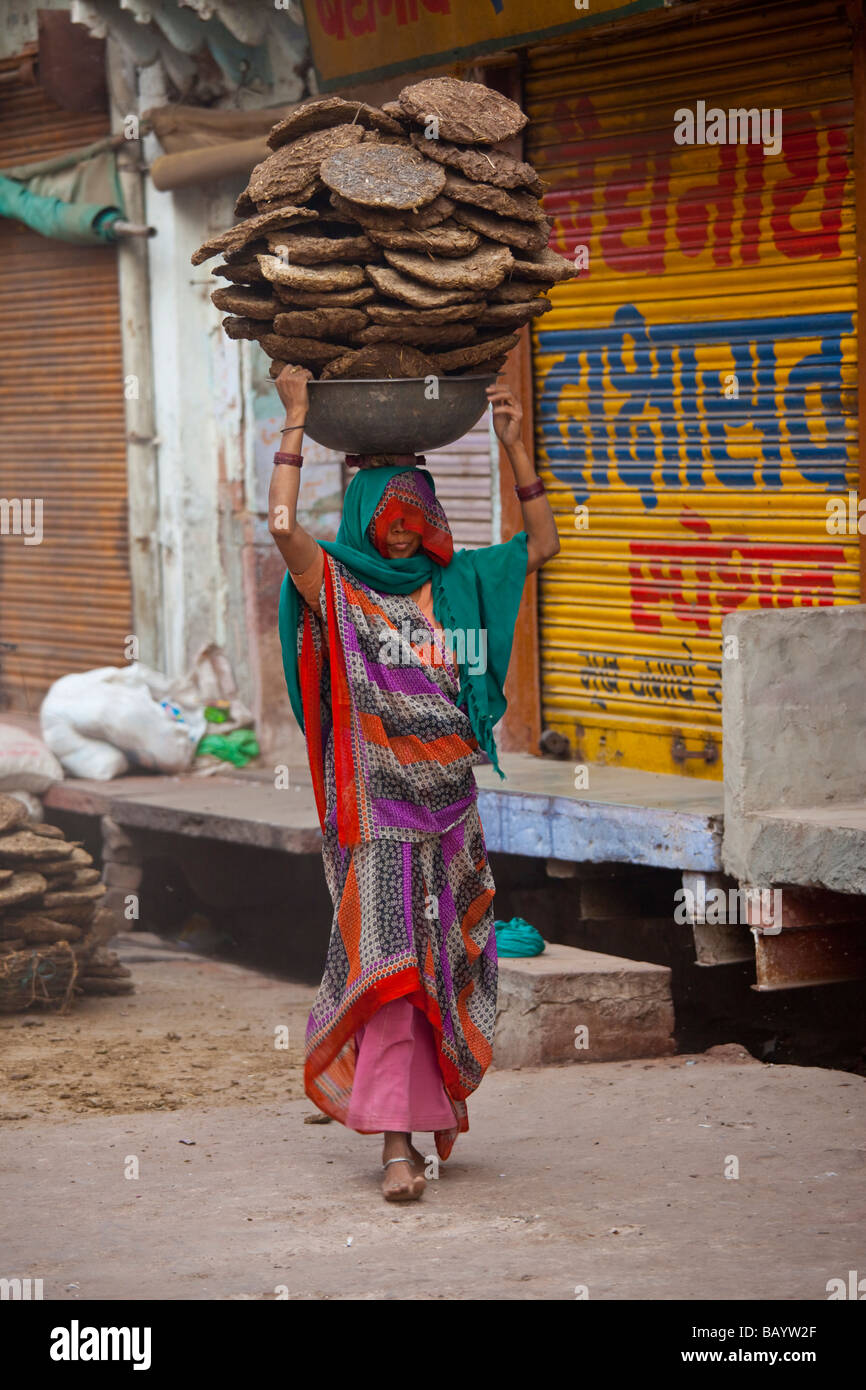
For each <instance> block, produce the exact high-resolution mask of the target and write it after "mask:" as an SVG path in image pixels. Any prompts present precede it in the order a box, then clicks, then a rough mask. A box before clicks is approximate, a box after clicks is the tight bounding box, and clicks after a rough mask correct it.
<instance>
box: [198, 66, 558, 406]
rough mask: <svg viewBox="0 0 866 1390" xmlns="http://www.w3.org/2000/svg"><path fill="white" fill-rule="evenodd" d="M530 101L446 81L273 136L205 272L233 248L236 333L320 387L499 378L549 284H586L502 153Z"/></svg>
mask: <svg viewBox="0 0 866 1390" xmlns="http://www.w3.org/2000/svg"><path fill="white" fill-rule="evenodd" d="M526 122H527V117H526V116H525V115H524V114H523V112H522V111H521V109H520V107H519V106H518V105H517V104H516V103H515V102H513V101H509V100H508V98H507V97H504V96H502V95H500V93H498V92H495V91H492V90H491V89H490V88H488V87H484V86H482V85H481V84H480V83H477V82H461V81H458V80H457V79H456V78H452V77H435V78H429V79H426V80H425V81H423V82H417V83H415V84H413V85H412V86H408V87H404V89H403V91H402V92H401V93H400V95H399V97H398V99H397V100H396V101H393V102H387V103H386V104H385V106H384V107H383V108H382V109H381V110H380V109H378V108H376V107H373V106H369V105H367V104H366V103H365V102H362V101H347V100H345V99H344V98H342V97H324V98H322V99H320V100H316V101H311V102H307V103H306V104H304V105H303V106H299V107H297V108H296V109H295V110H294V111H293V112H292V113H291V115H290V116H288V117H287V118H286V119H285V120H282V121H279V122H278V123H277V125H275V126H274V127H273V129H272V130H271V133H270V135H269V136H268V144H269V145H270V146H271V148H272V149H273V151H274V153H273V154H271V155H269V157H268V158H267V159H266V160H264V161H263V163H261V164H259V165H257V166H256V168H255V169H254V170H253V172H252V174H251V176H250V181H249V183H248V185H247V187H246V189H245V190H244V192H243V193H242V194H241V195H240V197H239V199H238V201H237V203H236V205H235V212H236V213H237V215H238V216H239V217H240V218H241V219H242V220H241V221H239V222H238V223H236V225H235V226H233V227H231V228H230V229H229V230H228V231H226V232H222V233H220V234H219V235H218V236H214V237H211V238H209V240H208V241H206V242H205V243H204V245H203V246H201V247H200V248H199V249H198V251H196V252H195V254H194V255H193V257H192V261H193V264H194V265H200V264H201V263H202V262H203V261H206V260H209V259H210V258H211V257H213V256H217V255H221V256H222V258H223V259H222V262H221V263H220V264H219V265H218V266H217V267H216V269H215V270H214V274H215V275H218V276H220V277H222V278H223V279H226V280H228V281H230V282H231V283H230V284H229V285H227V286H223V287H221V288H219V289H217V290H215V291H214V293H213V295H212V296H211V297H212V299H213V302H214V303H215V304H216V306H217V308H219V309H222V310H225V311H226V312H227V314H228V317H227V318H225V319H223V328H224V329H225V331H226V333H227V334H228V336H229V337H230V338H247V339H251V340H253V341H256V342H258V343H260V344H261V346H262V348H263V349H264V351H265V352H266V353H267V354H268V356H269V357H270V358H271V359H272V365H271V376H274V377H275V376H277V375H279V372H280V371H281V370H282V368H283V367H284V366H285V364H286V363H294V364H297V365H300V366H303V367H308V368H309V369H310V370H311V371H312V373H313V375H314V376H315V377H317V378H319V379H321V380H329V379H336V378H364V377H367V378H369V377H418V376H427V375H438V376H442V375H463V374H467V373H472V374H479V373H489V372H497V371H499V369H500V368H501V367H502V365H503V364H504V362H505V357H506V354H507V353H508V351H509V350H510V349H511V348H512V347H513V346H514V345H515V343H516V342H517V341H518V339H517V336H516V334H515V332H514V330H515V329H517V328H519V327H520V326H521V325H522V324H524V323H528V322H529V321H530V320H531V319H533V318H535V317H536V316H538V315H540V314H544V313H547V311H548V310H549V309H550V308H552V304H551V301H550V300H549V299H548V298H547V297H546V292H547V291H548V290H550V289H551V288H552V287H553V285H555V284H557V283H559V282H560V281H563V280H568V279H571V278H572V277H574V276H576V275H577V274H578V272H577V270H576V269H575V267H574V266H573V265H572V263H571V261H569V260H566V259H565V257H563V256H560V255H558V254H557V253H556V252H555V251H551V250H550V249H549V248H548V240H549V236H550V226H551V224H550V221H549V219H548V218H547V217H546V216H545V213H544V210H543V208H542V206H541V202H540V201H539V200H540V196H541V194H542V193H543V191H544V185H543V184H542V181H541V179H540V178H539V177H538V174H537V173H536V172H535V170H534V169H533V168H532V166H531V165H530V164H527V163H525V162H524V161H523V160H519V159H515V158H514V157H513V156H512V155H509V154H507V153H505V152H504V151H503V150H502V149H501V148H499V146H500V145H501V143H502V142H503V141H507V140H509V139H511V138H512V137H513V136H515V135H517V134H518V133H519V131H521V130H522V129H523V127H524V126H525V125H526Z"/></svg>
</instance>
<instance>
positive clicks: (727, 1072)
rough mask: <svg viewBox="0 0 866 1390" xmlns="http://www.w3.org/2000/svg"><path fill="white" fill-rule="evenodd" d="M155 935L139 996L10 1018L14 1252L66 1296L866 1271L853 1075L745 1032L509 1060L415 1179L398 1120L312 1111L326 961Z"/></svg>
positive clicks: (754, 1294) (543, 1293)
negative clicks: (561, 1058) (305, 1086)
mask: <svg viewBox="0 0 866 1390" xmlns="http://www.w3.org/2000/svg"><path fill="white" fill-rule="evenodd" d="M129 949H130V948H126V950H127V954H128V952H129ZM133 954H134V952H133ZM138 954H139V955H142V954H143V955H145V956H148V957H149V959H148V961H147V962H144V961H139V962H137V963H135V964H134V965H133V967H132V968H133V970H134V973H135V979H136V984H137V992H136V994H134V995H132V996H129V997H128V998H105V999H97V998H90V999H86V1000H84V1001H82V1002H81V1003H79V1004H78V1005H77V1006H76V1007H75V1008H74V1009H73V1011H72V1012H71V1013H70V1014H69V1015H68V1016H66V1017H63V1018H60V1017H55V1016H46V1015H41V1016H40V1022H41V1026H32V1025H31V1024H30V1023H28V1022H27V1020H26V1019H22V1018H21V1017H20V1016H19V1017H15V1018H5V1019H3V1020H2V1021H0V1075H2V1094H3V1099H2V1101H0V1113H2V1128H3V1138H2V1160H0V1202H2V1205H3V1209H4V1213H5V1218H4V1228H5V1229H4V1241H3V1256H2V1263H3V1265H4V1266H5V1268H3V1269H0V1274H2V1275H5V1276H7V1277H9V1276H13V1275H17V1276H19V1277H27V1276H29V1277H31V1278H42V1279H43V1281H44V1295H45V1297H46V1298H53V1299H61V1300H70V1301H75V1300H77V1299H87V1298H97V1299H107V1300H116V1299H124V1298H147V1299H268V1298H275V1297H278V1296H286V1295H288V1296H289V1297H290V1298H293V1299H322V1298H325V1299H331V1298H337V1299H339V1298H360V1299H426V1298H438V1299H469V1298H485V1299H505V1300H508V1299H530V1300H535V1299H544V1300H548V1299H556V1300H565V1299H574V1298H575V1297H577V1296H588V1297H589V1298H591V1299H625V1298H638V1299H659V1298H661V1299H674V1298H687V1299H695V1300H701V1299H709V1298H724V1299H732V1300H736V1299H751V1298H760V1299H770V1300H774V1299H775V1300H787V1299H793V1298H805V1299H817V1300H823V1299H825V1298H826V1296H827V1295H826V1285H827V1281H828V1280H829V1279H831V1278H835V1277H843V1278H844V1277H847V1272H848V1270H849V1269H858V1268H859V1269H861V1270H864V1271H866V1264H864V1258H863V1244H862V1235H861V1232H862V1221H863V1212H864V1206H866V1201H864V1179H863V1167H864V1165H863V1148H864V1142H863V1135H864V1125H863V1119H864V1109H866V1083H864V1081H863V1080H861V1079H860V1078H859V1077H857V1076H853V1075H850V1074H848V1073H844V1072H832V1071H825V1070H818V1069H811V1068H795V1067H772V1066H765V1065H763V1064H761V1063H759V1062H756V1061H755V1060H754V1059H752V1058H751V1057H749V1056H748V1054H746V1053H744V1051H743V1050H742V1049H741V1048H739V1047H737V1046H736V1045H729V1046H727V1047H725V1048H722V1049H714V1050H713V1052H712V1053H708V1054H704V1055H702V1056H698V1057H674V1058H664V1059H660V1060H656V1061H652V1062H640V1061H636V1062H625V1063H600V1064H583V1065H574V1066H571V1067H557V1068H544V1069H532V1070H524V1071H518V1072H497V1071H496V1070H491V1072H490V1073H489V1074H488V1076H487V1077H486V1078H485V1081H484V1083H483V1085H482V1087H481V1088H480V1090H479V1092H478V1093H477V1095H476V1096H475V1097H473V1098H472V1099H471V1100H470V1102H469V1111H470V1123H471V1129H470V1132H469V1133H468V1134H467V1135H464V1136H461V1138H460V1139H459V1140H458V1143H457V1145H456V1147H455V1150H454V1153H453V1156H452V1158H451V1159H450V1160H449V1162H448V1163H447V1164H444V1165H442V1166H441V1169H440V1176H439V1177H438V1179H431V1181H430V1182H429V1183H428V1186H427V1190H426V1192H425V1195H424V1198H423V1200H422V1201H421V1202H420V1203H418V1204H412V1205H407V1206H403V1207H394V1206H391V1205H388V1204H386V1203H385V1202H383V1200H382V1199H381V1197H380V1196H379V1193H378V1181H379V1170H378V1159H379V1144H380V1141H379V1140H378V1139H376V1138H375V1137H366V1136H361V1135H356V1134H354V1133H352V1132H351V1131H347V1130H346V1129H344V1128H343V1127H342V1126H341V1125H337V1124H327V1125H319V1124H314V1125H313V1124H305V1123H304V1118H305V1116H307V1115H309V1114H311V1113H312V1112H313V1107H312V1106H311V1105H310V1102H309V1101H307V1100H306V1098H304V1097H303V1091H302V1087H301V1073H300V1057H301V1046H302V1040H303V1029H304V1023H305V1021H306V1014H307V1010H308V1008H309V1001H310V998H311V991H310V990H309V989H306V988H301V987H298V986H293V985H290V984H286V983H285V982H282V981H279V980H273V979H270V978H268V977H265V976H263V975H260V974H257V973H255V972H253V971H247V970H242V969H240V968H238V967H236V966H229V965H224V964H219V963H216V962H213V961H209V960H204V959H189V958H186V959H183V958H174V959H160V958H159V957H160V956H163V955H165V954H167V953H165V952H155V953H154V952H148V951H147V950H145V949H143V948H139V949H138ZM279 1028H287V1029H288V1041H289V1047H288V1049H286V1048H284V1047H277V1046H275V1041H277V1040H279V1041H280V1042H282V1041H283V1040H284V1038H285V1035H283V1034H277V1032H276V1030H277V1029H279ZM421 1138H422V1142H421V1145H420V1146H421V1147H422V1148H424V1151H425V1152H428V1151H429V1150H430V1138H429V1136H422V1137H421ZM136 1171H137V1174H138V1176H135V1172H136ZM737 1172H738V1174H739V1176H733V1174H735V1173H737ZM726 1174H729V1175H730V1176H726Z"/></svg>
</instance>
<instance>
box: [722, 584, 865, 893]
mask: <svg viewBox="0 0 866 1390" xmlns="http://www.w3.org/2000/svg"><path fill="white" fill-rule="evenodd" d="M722 630H723V634H724V638H725V644H726V647H730V645H731V641H732V639H733V640H734V641H735V644H736V649H735V651H732V652H731V653H730V654H726V655H725V658H724V660H723V662H722V709H723V750H724V760H725V832H724V842H723V849H722V858H723V863H724V867H725V869H726V871H727V872H728V873H730V874H732V875H733V876H734V877H736V878H738V879H740V880H741V881H751V882H755V883H769V882H773V881H775V882H794V883H799V882H817V883H823V884H824V885H825V886H827V887H833V888H836V889H838V890H839V891H842V892H855V891H859V889H858V888H857V887H856V882H857V875H858V874H862V872H863V868H862V865H861V867H860V868H859V869H857V866H856V865H854V864H853V863H852V865H851V866H850V868H851V869H852V871H853V872H854V877H852V875H851V873H849V872H848V870H847V869H846V868H845V862H844V861H845V859H846V856H850V855H851V854H853V855H855V857H856V856H857V855H858V854H859V853H860V851H859V849H858V845H857V843H856V840H857V827H858V823H859V816H860V811H859V810H858V804H859V807H862V808H863V811H864V812H866V605H863V604H857V605H845V606H840V607H833V608H787V609H780V610H762V611H759V612H754V611H751V612H741V613H733V614H730V615H729V616H728V617H727V618H726V619H725V620H724V623H723V625H722ZM785 813H788V814H785ZM819 827H820V835H821V836H822V837H823V840H822V843H821V844H819V843H818V840H817V839H816V836H818V835H819ZM834 834H835V840H834V839H832V836H833V835H834ZM810 837H811V840H810ZM834 857H835V860H836V861H837V862H836V864H835V866H834ZM834 880H835V881H834Z"/></svg>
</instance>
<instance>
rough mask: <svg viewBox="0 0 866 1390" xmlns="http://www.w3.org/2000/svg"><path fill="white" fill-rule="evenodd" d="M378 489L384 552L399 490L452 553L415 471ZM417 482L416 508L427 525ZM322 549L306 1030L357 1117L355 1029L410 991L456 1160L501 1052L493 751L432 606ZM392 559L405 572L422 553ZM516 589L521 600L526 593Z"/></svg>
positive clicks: (307, 673) (312, 637) (324, 1082)
mask: <svg viewBox="0 0 866 1390" xmlns="http://www.w3.org/2000/svg"><path fill="white" fill-rule="evenodd" d="M371 471H374V470H371ZM400 471H401V472H403V473H405V472H406V470H400ZM375 472H379V473H388V472H394V470H385V469H382V470H375ZM362 476H369V475H359V476H358V478H356V479H354V480H353V483H352V486H354V485H355V482H359V481H360V478H361V477H362ZM373 482H374V487H372V488H371V487H370V486H369V484H368V485H367V490H368V492H369V493H370V501H371V506H370V507H369V511H368V512H367V513H365V515H366V524H365V531H367V530H369V536H368V537H367V539H369V540H370V542H371V546H372V547H373V548H375V545H376V532H377V525H378V529H379V535H380V537H381V532H382V528H383V527H386V526H387V524H390V520H391V519H393V516H394V510H393V507H392V506H391V505H390V504H391V503H392V502H393V501H394V500H395V497H396V495H397V492H398V489H399V490H401V491H402V493H403V494H404V495H403V499H402V503H401V505H400V508H399V514H400V515H401V516H402V517H403V520H404V525H406V526H407V529H417V530H419V533H421V534H422V544H423V545H424V546H425V548H427V554H428V555H435V554H436V553H437V552H438V555H439V556H441V557H442V558H441V559H436V560H435V563H436V564H437V565H439V564H443V562H444V559H445V556H446V555H447V554H448V553H449V547H448V542H449V541H450V533H447V540H446V539H445V538H444V535H443V527H442V523H443V520H444V513H442V512H441V507H439V506H438V503H435V494H433V489H432V484H431V485H430V486H429V492H430V495H431V497H432V499H433V503H435V506H434V505H433V503H431V501H430V498H428V497H427V491H428V485H427V484H426V483H422V484H420V486H419V482H418V480H416V479H415V478H412V479H411V480H407V479H405V478H402V477H401V478H400V482H399V484H397V483H396V482H395V484H394V485H393V486H392V487H391V488H390V490H387V491H386V489H387V488H388V482H389V479H387V478H382V479H375V480H373ZM375 485H378V492H376V486H375ZM407 488H408V490H409V491H410V492H414V493H415V494H416V500H417V501H418V502H419V508H418V513H417V515H416V516H415V518H414V523H413V519H412V516H411V514H410V505H411V498H408V497H407V496H406V495H405V494H406V491H407ZM350 491H351V488H350ZM374 493H375V496H374ZM347 496H348V494H347ZM407 504H408V505H407ZM437 508H438V513H437V510H436V509H437ZM344 515H345V513H344ZM444 526H445V528H446V531H447V522H445V523H444ZM515 539H517V538H515ZM339 540H340V538H339V537H338V542H339ZM508 546H509V547H511V550H510V552H509V557H508V559H509V566H510V570H511V571H512V572H513V576H514V583H515V584H516V583H517V582H518V580H519V584H520V588H521V589H522V583H523V578H524V577H525V572H526V546H525V536H524V535H523V533H521V540H519V541H518V544H517V546H515V545H514V542H509V543H508ZM504 548H505V547H490V549H504ZM323 549H324V550H325V555H324V574H323V579H322V586H321V591H320V594H319V607H320V610H321V615H319V614H316V613H314V612H313V610H312V609H311V608H310V607H309V606H308V605H303V606H302V607H301V608H300V610H299V612H298V617H297V627H296V633H295V653H296V659H297V670H298V678H299V688H300V697H301V703H302V713H303V726H304V729H305V733H306V738H307V751H308V756H309V761H310V769H311V773H312V779H313V788H314V792H315V797H316V805H317V808H318V812H319V818H320V822H321V825H322V831H323V836H324V843H323V856H324V864H325V874H326V878H327V882H328V888H329V890H330V893H331V897H332V900H333V903H334V919H333V924H332V929H331V936H330V941H329V946H328V953H327V958H326V962H325V969H324V973H323V978H322V983H321V985H320V988H319V991H318V994H317V996H316V999H315V1002H314V1004H313V1008H312V1011H311V1013H310V1017H309V1021H308V1025H307V1034H306V1057H305V1069H304V1084H305V1090H306V1093H307V1095H308V1096H309V1097H310V1099H311V1100H312V1101H313V1102H314V1103H315V1104H316V1105H317V1106H318V1107H319V1109H320V1110H322V1111H324V1112H325V1113H326V1114H329V1115H331V1116H333V1118H335V1119H337V1120H340V1121H341V1122H342V1123H346V1117H347V1114H348V1111H349V1106H350V1102H351V1097H352V1082H353V1077H354V1072H355V1063H356V1058H357V1055H358V1048H357V1041H356V1034H357V1033H358V1030H359V1029H362V1026H363V1025H365V1024H367V1023H368V1021H369V1020H370V1019H372V1017H373V1016H374V1014H376V1012H377V1010H379V1009H380V1008H381V1007H382V1006H383V1005H385V1004H387V1003H389V1002H390V1001H393V1000H398V999H404V998H405V999H408V1000H409V1001H410V1002H411V1003H412V1004H413V1005H414V1006H415V1007H417V1008H418V1009H420V1010H421V1011H422V1012H423V1014H424V1016H425V1018H426V1019H427V1020H428V1022H429V1024H430V1026H431V1028H432V1030H433V1036H434V1039H435V1044H436V1053H437V1058H438V1063H439V1068H440V1071H441V1074H442V1080H443V1083H444V1087H445V1090H446V1092H447V1095H448V1098H449V1099H450V1102H451V1106H452V1108H453V1111H454V1124H453V1126H452V1127H450V1128H448V1129H439V1130H436V1131H435V1142H436V1147H437V1151H438V1153H439V1155H440V1157H442V1158H447V1157H448V1154H449V1153H450V1152H451V1149H452V1147H453V1144H454V1141H455V1139H456V1137H457V1134H458V1133H459V1132H461V1131H463V1130H466V1129H468V1113H467V1107H466V1098H467V1097H468V1096H469V1095H470V1094H471V1093H472V1091H474V1090H475V1089H476V1088H477V1086H478V1085H479V1083H480V1081H481V1079H482V1077H483V1075H484V1072H485V1070H486V1068H487V1066H488V1065H489V1063H490V1059H491V1052H492V1042H493V1029H494V1024H495V1017H496V986H497V958H496V939H495V934H494V930H493V909H492V903H493V895H494V885H493V879H492V876H491V873H490V869H489V866H488V863H487V856H486V850H485V845H484V837H483V833H482V830H481V824H480V821H479V818H478V811H477V806H476V800H477V790H476V785H475V779H474V776H473V773H472V769H473V767H474V766H475V765H476V764H477V763H479V762H481V761H483V760H484V754H483V753H482V751H481V748H480V746H479V739H478V737H477V735H476V732H475V730H474V729H473V725H472V720H471V717H470V713H469V712H468V711H467V710H466V709H465V708H462V707H461V706H460V704H459V703H458V700H459V696H460V692H461V684H462V683H463V681H464V672H463V671H461V665H460V662H459V661H458V660H456V659H454V657H453V656H449V653H448V650H447V648H445V647H443V644H442V643H441V641H440V640H439V639H438V637H437V633H436V629H435V627H434V626H432V625H431V624H430V623H429V622H427V620H426V619H425V617H424V616H423V614H422V612H421V610H420V609H419V607H418V605H417V604H416V603H415V602H414V600H413V599H412V598H411V597H410V595H409V594H408V593H388V592H382V591H381V590H376V589H373V588H372V587H371V586H370V585H369V584H367V583H365V582H364V580H363V579H361V578H359V577H358V574H357V573H356V572H355V571H354V570H353V569H350V568H349V566H348V565H347V564H345V563H344V562H343V561H342V560H341V559H339V558H337V557H336V556H335V555H334V554H333V553H329V552H330V551H331V548H330V547H325V546H323ZM334 549H337V547H334ZM460 554H462V555H466V554H467V552H460ZM386 563H387V562H386ZM392 563H393V564H394V565H395V570H396V572H397V573H399V572H400V571H399V567H400V566H402V567H404V568H405V566H406V564H407V562H401V561H397V562H392ZM448 563H449V564H450V563H452V560H450V559H449V560H448ZM358 567H359V568H361V566H360V565H359V566H358ZM287 579H288V576H287ZM380 582H381V581H380ZM398 582H399V581H398ZM482 589H483V586H479V594H480V595H481V596H480V597H479V604H480V610H481V611H483V612H484V614H485V616H486V615H487V613H489V612H490V611H493V610H492V608H489V607H488V600H489V601H490V603H496V602H498V603H499V606H500V608H501V609H502V608H503V601H504V600H503V594H502V592H501V591H500V593H499V595H498V597H497V596H495V595H493V594H489V593H488V594H481V590H482ZM510 592H511V597H512V601H513V597H514V593H513V586H512V589H511V591H510ZM434 594H435V588H434ZM517 601H518V602H519V595H518V600H517ZM503 611H505V612H507V605H506V606H505V608H504V610H503ZM514 611H515V613H516V604H515V605H514ZM437 616H438V614H437ZM512 630H513V624H512ZM422 637H423V640H421V639H422ZM509 646H510V642H509ZM284 650H285V648H284ZM506 664H507V663H506ZM499 674H500V673H498V672H497V673H496V675H495V679H497V680H498V679H499ZM501 677H502V679H503V680H504V671H503V672H501Z"/></svg>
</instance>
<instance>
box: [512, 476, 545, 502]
mask: <svg viewBox="0 0 866 1390" xmlns="http://www.w3.org/2000/svg"><path fill="white" fill-rule="evenodd" d="M514 491H515V492H516V493H517V496H518V497H519V498H520V500H521V502H531V501H532V498H533V497H541V495H542V493H543V492H544V483H543V482H542V481H541V479H540V478H536V480H535V482H534V483H523V484H522V486H520V487H518V486H517V484H516V483H515V484H514Z"/></svg>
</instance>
